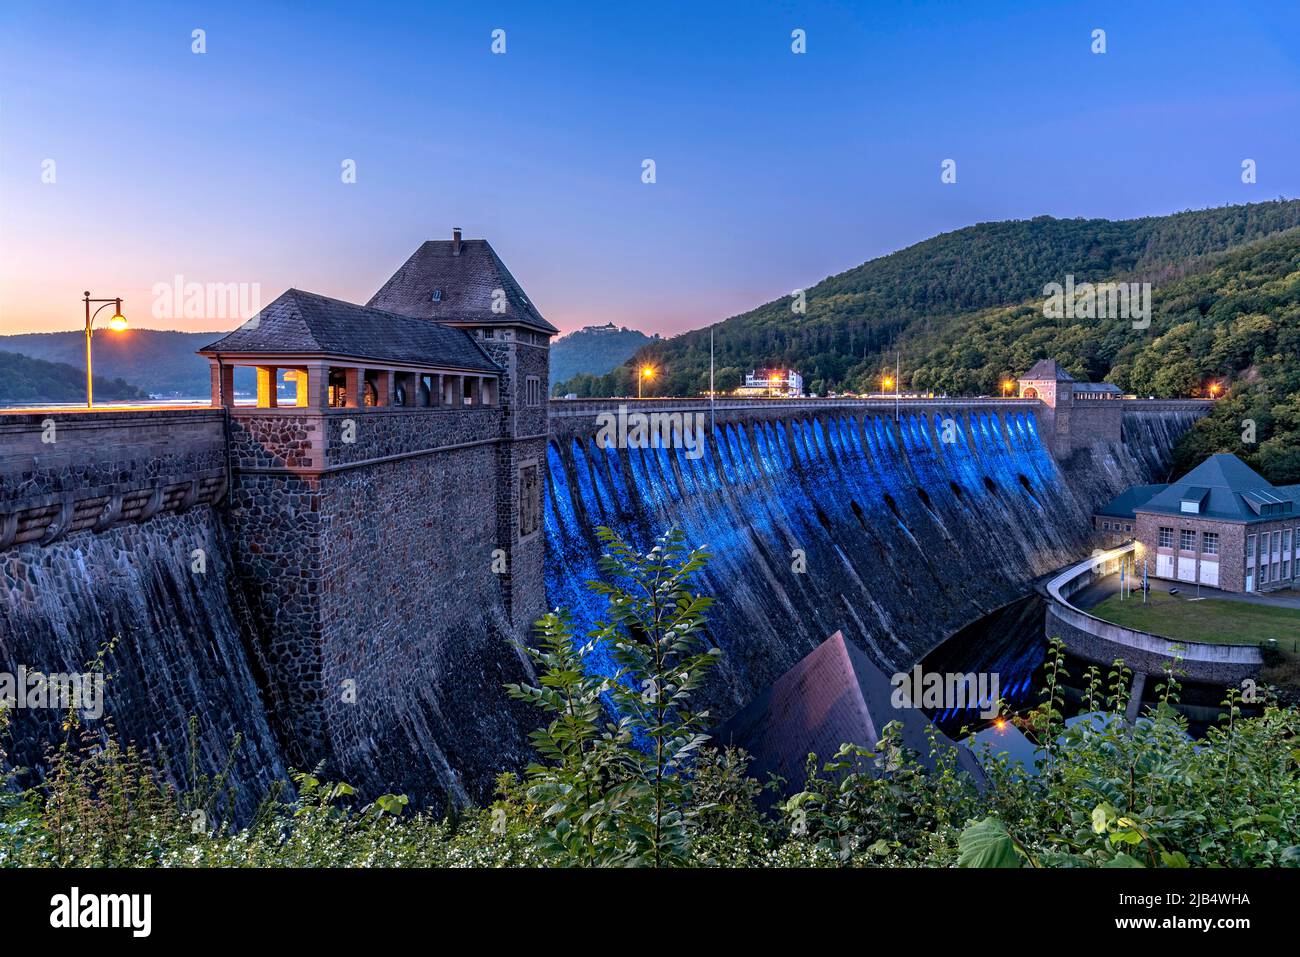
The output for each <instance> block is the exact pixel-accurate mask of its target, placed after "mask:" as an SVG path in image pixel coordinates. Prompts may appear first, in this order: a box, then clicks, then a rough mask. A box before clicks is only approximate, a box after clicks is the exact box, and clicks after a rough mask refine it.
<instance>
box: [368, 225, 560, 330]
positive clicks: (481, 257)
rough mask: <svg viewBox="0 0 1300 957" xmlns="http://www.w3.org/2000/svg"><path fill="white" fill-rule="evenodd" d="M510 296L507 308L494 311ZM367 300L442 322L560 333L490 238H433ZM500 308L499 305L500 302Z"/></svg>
mask: <svg viewBox="0 0 1300 957" xmlns="http://www.w3.org/2000/svg"><path fill="white" fill-rule="evenodd" d="M498 289H499V290H501V291H502V292H503V293H504V298H505V304H506V305H505V311H503V312H494V311H493V310H492V306H493V303H494V301H500V299H501V297H500V296H499V295H496V290H498ZM367 305H369V306H371V307H372V308H376V309H385V310H388V311H390V312H400V313H401V314H402V315H406V316H418V317H419V318H421V319H436V320H437V321H439V322H454V323H474V324H475V325H524V326H528V327H531V328H533V329H537V330H540V331H541V332H544V333H547V334H548V335H551V334H555V333H557V332H559V330H558V329H556V328H555V326H553V325H551V324H550V323H549V322H547V321H546V320H545V319H543V318H542V314H541V313H540V312H538V311H537V307H536V306H535V305H533V303H532V301H531V300H530V299H529V298H528V296H527V295H526V294H525V293H524V290H523V288H522V287H521V286H520V285H519V283H518V282H516V281H515V277H514V276H512V275H511V274H510V270H509V269H507V268H506V265H505V263H503V262H502V261H501V257H500V256H498V255H497V254H496V250H494V249H493V248H492V245H491V244H490V243H489V242H488V241H487V240H486V239H466V240H462V239H461V238H460V234H459V231H457V232H456V233H455V234H454V236H453V238H452V239H430V240H428V241H427V242H425V243H422V244H421V246H420V248H419V249H417V250H416V251H415V252H414V253H412V254H411V258H410V259H408V260H407V261H406V262H405V263H404V264H403V265H402V268H400V269H399V270H397V272H395V273H393V275H392V277H391V278H390V279H389V280H388V282H386V283H384V285H383V287H382V288H380V290H379V291H378V292H377V293H375V294H374V296H372V297H371V299H370V302H369V303H367ZM497 308H500V306H498V307H497Z"/></svg>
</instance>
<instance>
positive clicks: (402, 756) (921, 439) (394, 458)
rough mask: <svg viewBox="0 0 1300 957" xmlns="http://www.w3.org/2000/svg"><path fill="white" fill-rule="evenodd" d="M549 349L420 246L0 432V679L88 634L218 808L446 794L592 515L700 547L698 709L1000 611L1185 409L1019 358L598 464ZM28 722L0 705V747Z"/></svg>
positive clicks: (518, 289) (127, 733) (154, 741)
mask: <svg viewBox="0 0 1300 957" xmlns="http://www.w3.org/2000/svg"><path fill="white" fill-rule="evenodd" d="M555 333H556V329H555V327H554V326H552V325H551V323H549V322H548V321H547V320H546V319H545V318H544V317H543V316H542V314H541V312H540V311H539V309H538V308H537V306H536V305H535V304H534V303H533V302H532V301H531V299H530V298H529V297H528V295H527V294H526V293H525V291H524V289H523V287H522V286H521V285H520V284H519V283H518V282H517V281H516V280H515V278H514V277H513V276H512V275H511V273H510V271H509V270H508V269H507V268H506V266H505V264H504V263H503V261H502V260H501V258H500V257H499V256H498V254H497V252H496V251H495V250H494V249H493V247H492V246H491V245H490V244H489V243H488V242H487V241H485V240H466V239H463V238H462V236H461V234H460V231H459V230H456V231H454V232H453V235H452V237H451V238H450V239H444V240H431V241H428V242H425V243H423V244H422V245H421V246H420V247H419V248H418V249H416V251H415V252H414V253H413V254H412V255H411V256H410V257H409V258H408V259H407V260H406V262H405V263H403V264H402V265H401V266H400V267H399V268H398V269H397V270H396V272H394V273H393V275H392V276H391V277H390V278H389V279H388V280H387V281H386V282H384V283H382V284H381V285H380V287H379V289H378V291H377V292H376V293H375V295H374V296H372V297H371V298H370V300H369V301H368V302H366V303H365V304H359V303H349V302H343V301H340V300H337V299H331V298H329V297H325V296H321V295H318V294H314V293H310V292H306V291H303V290H297V289H291V290H288V291H286V292H285V293H284V294H283V295H281V296H280V297H279V298H277V299H276V300H275V301H273V302H272V303H271V304H270V305H268V306H267V307H266V308H265V309H263V310H262V311H261V312H260V313H259V314H258V315H257V316H255V317H253V318H252V319H251V320H249V321H248V322H246V323H244V324H243V325H242V326H240V327H239V328H238V329H236V330H234V331H232V332H231V333H229V334H228V335H226V336H224V337H222V338H220V339H218V340H217V341H215V342H213V343H211V344H209V345H208V346H206V347H205V348H204V349H203V350H202V355H203V356H204V357H205V358H206V359H207V360H208V361H209V363H210V365H211V370H212V376H211V383H212V404H211V407H210V408H206V409H176V408H158V409H151V410H143V411H141V410H132V411H116V412H115V411H108V410H103V411H95V412H65V411H59V412H54V411H49V412H21V413H9V414H5V415H0V670H8V671H11V672H12V671H16V669H17V668H18V667H19V666H26V667H29V668H36V669H42V670H45V671H51V672H56V671H58V672H76V671H79V670H81V669H82V668H83V667H84V663H85V662H87V661H91V660H93V659H94V658H95V656H96V655H97V654H98V653H99V652H100V651H101V650H102V649H103V648H105V647H108V646H110V645H111V646H112V651H111V653H110V654H109V658H108V667H109V668H110V669H111V670H112V671H113V672H114V675H115V678H114V680H113V681H112V682H111V683H110V686H109V688H110V690H109V700H108V702H107V705H106V710H107V712H108V713H109V714H111V715H112V717H113V720H114V723H115V726H116V728H117V730H118V732H119V733H120V734H121V735H122V736H123V737H124V738H127V739H130V740H134V741H136V742H138V743H141V744H142V745H145V746H147V747H148V748H149V749H150V750H151V751H153V752H155V753H156V754H158V755H165V756H166V758H165V759H160V760H163V762H164V764H165V766H166V768H167V770H168V773H169V774H170V775H172V777H173V778H174V779H176V780H177V782H178V783H182V784H184V783H185V779H186V776H187V774H188V773H189V772H188V764H187V762H186V761H184V760H179V758H180V756H183V755H186V754H187V752H188V749H189V731H188V723H189V719H190V717H191V716H193V717H194V719H195V721H196V725H197V728H198V734H197V746H198V751H199V754H198V755H197V759H198V760H197V766H198V767H199V769H200V771H206V772H208V773H211V772H212V771H213V770H214V769H219V768H220V767H222V766H223V764H224V762H225V759H226V755H227V753H228V749H229V745H230V741H231V739H232V738H233V737H234V736H235V735H236V734H240V735H242V737H243V741H244V743H243V746H242V748H241V750H240V752H239V753H238V755H237V758H236V760H235V764H234V766H233V770H232V777H233V779H234V781H235V782H236V783H237V784H238V785H239V787H240V796H239V797H237V799H236V805H237V806H236V808H235V810H236V812H237V813H239V814H242V815H245V816H246V815H247V814H249V813H251V811H252V809H253V808H254V807H255V806H256V803H257V801H258V800H259V799H260V797H261V793H262V789H263V787H264V786H265V785H266V784H267V783H268V782H269V781H270V780H271V779H273V778H277V777H281V776H283V773H284V769H285V768H286V767H288V766H289V765H295V766H298V767H307V768H310V767H313V766H315V764H316V763H317V762H318V761H322V760H323V761H325V763H326V772H325V773H326V775H327V776H329V777H331V778H335V779H342V780H346V781H349V782H350V783H352V784H354V785H355V786H357V787H358V788H359V789H360V790H361V791H362V792H363V793H369V794H375V793H382V792H384V791H403V792H405V793H407V794H409V795H411V797H412V799H413V801H415V802H416V803H427V802H433V803H440V802H442V801H444V800H448V799H449V800H452V801H456V802H464V801H467V800H470V799H475V798H477V799H482V798H485V797H487V796H488V795H489V794H490V793H491V789H492V786H493V781H494V779H495V777H496V775H497V774H498V773H499V772H500V771H501V770H502V769H503V768H518V767H521V766H522V765H523V764H525V763H526V762H527V760H528V759H529V757H530V750H529V744H528V738H527V735H528V733H529V732H530V731H532V730H533V729H534V728H535V727H536V723H537V720H538V716H537V715H536V714H534V713H532V712H531V711H529V710H528V709H527V708H526V707H525V706H523V705H521V704H519V703H518V702H514V701H511V700H510V699H509V697H508V695H507V694H506V693H505V691H504V687H503V686H504V685H505V684H506V683H508V682H518V681H521V680H528V679H529V678H530V677H531V671H530V665H529V663H528V661H527V658H526V656H525V655H523V654H522V653H521V651H520V649H519V647H518V646H517V642H520V641H526V640H528V638H529V637H530V631H531V624H532V622H534V621H535V620H536V619H537V618H538V617H540V616H541V615H542V614H543V613H544V611H545V610H546V609H547V608H550V607H556V606H562V607H565V608H567V609H569V610H570V612H571V613H572V615H573V618H574V622H575V626H576V628H577V630H578V633H585V630H586V628H587V627H589V626H590V625H591V624H592V622H593V621H595V620H596V619H597V618H598V617H599V616H600V615H601V614H602V609H601V608H600V607H598V604H597V602H596V601H595V600H594V599H593V598H592V596H591V595H590V593H589V592H588V591H587V589H586V587H585V586H586V582H587V581H589V580H590V579H592V578H596V577H598V576H599V574H600V572H599V568H598V562H599V559H600V555H601V552H602V545H601V543H600V541H599V540H598V538H597V536H596V534H595V528H596V527H597V526H601V525H604V526H608V527H611V528H613V529H615V530H616V531H618V532H619V533H620V534H621V535H623V536H624V537H625V538H626V539H627V540H628V541H629V542H630V543H631V544H633V545H634V546H636V547H645V548H648V547H649V546H650V545H651V544H652V543H653V541H654V538H655V536H656V535H658V534H660V533H662V532H663V531H665V530H666V529H667V528H669V527H670V526H673V525H676V526H679V527H680V528H682V530H683V531H684V533H685V534H686V536H687V538H688V539H689V540H690V541H692V542H693V543H697V544H707V545H708V546H709V547H710V551H711V552H712V553H713V558H712V560H711V561H710V563H709V565H708V567H707V568H706V569H705V571H704V572H703V580H702V582H701V587H702V589H703V590H704V591H706V592H707V593H709V594H712V595H714V596H716V599H717V601H716V604H715V605H714V606H713V608H712V609H711V613H710V620H709V636H710V638H711V639H712V640H713V641H714V642H716V643H717V644H718V645H719V646H720V647H721V648H722V650H723V651H724V656H723V659H722V664H721V665H720V667H719V668H718V669H716V676H715V677H714V678H712V679H711V684H710V686H709V687H708V688H707V689H705V695H706V698H707V699H708V700H707V704H708V706H709V707H710V709H711V711H712V712H713V713H714V714H716V715H717V716H718V718H719V720H722V719H724V718H726V717H728V716H730V715H733V714H735V713H737V712H738V711H740V710H741V708H743V707H744V706H745V705H747V704H748V703H750V702H751V701H752V700H753V699H754V698H755V696H756V695H758V694H759V692H761V691H762V689H764V688H766V687H768V686H769V685H771V684H772V683H773V682H774V681H775V680H776V679H777V678H778V677H780V676H781V675H782V674H784V673H785V672H787V671H788V670H789V669H790V668H791V667H793V666H794V665H795V664H796V663H797V662H799V661H800V660H801V659H803V658H804V657H805V656H807V655H808V654H809V653H810V652H812V651H813V649H814V648H816V647H817V646H818V645H820V644H821V643H822V642H823V641H824V639H825V637H826V635H829V634H833V633H836V632H839V633H841V634H842V636H843V640H844V641H846V642H849V643H851V644H852V645H853V646H854V647H855V648H856V649H858V650H859V651H861V652H862V653H863V654H864V655H865V656H867V658H869V659H870V660H871V661H872V662H873V663H874V664H875V665H876V666H878V667H881V668H885V669H887V670H893V669H899V668H908V667H911V666H912V665H913V664H914V663H916V662H917V661H919V660H920V659H921V657H923V656H924V655H925V654H927V653H928V652H929V651H931V650H933V649H934V648H935V647H936V646H937V645H938V644H940V643H942V642H943V641H944V640H945V639H946V638H947V637H948V636H950V635H952V634H954V633H956V632H957V631H958V630H960V629H962V628H964V627H966V626H968V625H970V624H971V623H972V622H974V621H976V620H978V619H980V618H982V617H983V616H985V615H987V614H989V613H991V612H993V611H995V610H997V609H999V608H1002V607H1005V606H1007V605H1008V604H1009V603H1011V602H1014V601H1016V600H1017V599H1019V598H1021V597H1023V596H1024V595H1026V594H1027V593H1028V590H1029V588H1030V583H1031V582H1032V581H1033V580H1034V579H1036V578H1038V577H1040V576H1043V575H1045V574H1046V573H1047V572H1050V571H1052V570H1054V569H1057V568H1060V567H1063V566H1065V565H1066V564H1068V563H1069V562H1071V561H1077V560H1078V558H1079V556H1080V555H1081V554H1087V551H1088V549H1089V548H1090V547H1091V544H1092V537H1091V536H1092V519H1093V516H1094V514H1095V513H1096V511H1097V509H1098V507H1099V506H1100V505H1101V504H1102V503H1105V502H1107V501H1109V500H1111V499H1112V498H1113V497H1114V496H1115V495H1116V494H1118V493H1119V492H1120V491H1121V490H1123V489H1125V488H1127V487H1128V486H1131V485H1148V484H1151V483H1153V482H1162V481H1167V479H1168V475H1167V470H1168V463H1169V456H1170V452H1171V450H1172V447H1173V444H1174V442H1175V441H1176V440H1177V438H1178V437H1179V436H1180V435H1181V434H1182V433H1183V432H1184V431H1185V430H1186V429H1187V428H1188V427H1190V425H1191V424H1192V423H1193V422H1194V420H1195V419H1196V418H1197V417H1198V416H1200V415H1203V414H1204V413H1205V411H1206V407H1207V404H1206V403H1198V402H1160V401H1155V402H1149V401H1142V400H1132V399H1128V398H1123V397H1118V396H1117V395H1116V394H1114V393H1113V392H1111V391H1110V390H1100V391H1099V390H1095V389H1088V388H1084V387H1083V386H1082V385H1081V384H1080V383H1078V382H1077V381H1075V380H1073V379H1071V378H1070V377H1068V374H1066V373H1064V371H1063V370H1062V369H1061V368H1060V367H1059V366H1058V365H1056V364H1055V363H1053V362H1048V363H1046V364H1044V363H1039V364H1038V365H1037V366H1035V367H1034V369H1033V370H1031V374H1029V375H1027V376H1026V377H1025V378H1024V379H1022V382H1021V394H1020V396H1019V397H1014V398H1009V399H953V398H945V399H912V398H908V399H903V400H901V401H895V400H892V399H890V400H876V399H826V400H812V399H801V398H790V399H788V400H787V399H784V398H775V397H765V398H762V399H744V398H735V399H727V400H721V399H719V400H717V401H714V402H710V401H708V400H707V399H704V398H699V399H679V400H645V401H644V402H638V403H636V409H637V411H639V412H643V413H645V414H646V415H648V416H652V415H654V414H656V413H665V414H668V415H675V416H677V419H676V421H678V422H690V423H692V427H693V428H698V429H699V431H700V434H703V435H704V436H705V438H706V442H705V448H704V450H703V452H702V454H701V451H700V449H699V448H698V446H694V445H693V446H692V447H691V448H689V449H688V448H681V447H674V445H673V443H672V442H669V443H667V444H664V443H658V442H657V443H655V444H653V445H651V446H650V447H644V448H642V447H638V446H634V445H633V444H632V443H630V442H629V443H623V445H622V446H620V445H619V444H618V443H614V444H612V445H609V444H605V445H602V444H601V443H598V442H597V432H598V429H599V425H598V422H599V420H600V418H601V417H602V416H608V415H610V414H616V413H618V412H619V407H620V405H627V404H628V403H629V401H635V400H619V401H572V402H562V401H556V402H550V403H548V401H547V398H546V396H547V395H548V392H549V386H550V383H549V360H548V355H549V345H550V339H551V337H552V336H553V335H554V334H555ZM240 366H245V367H253V368H255V369H256V370H257V382H258V388H257V399H256V403H255V404H253V405H245V404H237V403H235V401H234V395H233V376H232V371H231V370H232V369H233V368H236V367H240ZM656 434H668V435H671V434H673V433H672V432H665V433H656ZM678 434H680V432H679V433H678ZM1200 484H1203V485H1204V484H1207V483H1200ZM1208 501H1209V504H1210V505H1211V506H1213V505H1214V500H1213V499H1210V500H1208ZM1185 518H1187V515H1186V513H1180V521H1181V520H1183V519H1185ZM1278 522H1279V523H1281V522H1282V519H1281V517H1279V518H1278ZM1269 533H1270V536H1271V534H1272V526H1271V525H1270V526H1269ZM1262 541H1263V540H1262V539H1259V542H1260V543H1259V544H1257V545H1256V548H1257V549H1265V546H1264V545H1263V544H1262ZM1283 541H1284V540H1283V539H1279V540H1278V545H1279V547H1281V546H1282V543H1283ZM1223 544H1224V543H1221V547H1222V545H1223ZM1272 547H1273V544H1272V539H1271V538H1270V539H1269V545H1268V549H1272ZM1285 547H1286V548H1288V549H1289V548H1290V547H1292V545H1291V544H1290V543H1288V544H1286V546H1285ZM1270 555H1271V552H1270ZM1269 575H1270V578H1269V581H1270V582H1272V581H1273V580H1274V579H1273V577H1272V569H1271V568H1270V572H1269ZM596 666H597V667H604V665H603V664H601V662H600V661H597V663H596ZM57 724H58V715H53V714H51V715H42V714H21V715H17V716H16V720H15V728H14V740H15V745H16V747H15V748H14V749H13V750H12V751H11V754H12V757H13V759H14V761H15V762H16V763H17V764H19V765H22V766H26V767H39V766H40V763H41V761H42V753H41V750H42V749H41V747H40V746H39V742H40V741H42V740H52V739H53V737H54V735H56V734H57Z"/></svg>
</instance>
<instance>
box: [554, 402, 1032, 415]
mask: <svg viewBox="0 0 1300 957" xmlns="http://www.w3.org/2000/svg"><path fill="white" fill-rule="evenodd" d="M620 405H626V406H627V407H628V408H629V409H635V410H636V411H638V412H708V411H709V410H710V409H712V410H713V411H714V412H736V411H751V410H763V411H774V412H791V411H793V412H810V413H811V412H818V411H820V410H822V409H844V408H848V409H871V410H873V411H880V412H886V411H892V410H893V409H895V408H904V409H917V408H922V409H949V408H952V409H963V408H1005V409H1017V410H1022V411H1023V410H1034V409H1039V408H1042V403H1041V402H1039V401H1038V400H1037V399H996V398H987V399H952V398H939V397H936V398H933V399H928V398H927V399H918V398H904V399H899V400H895V399H850V398H844V399H812V398H809V399H734V398H726V399H721V400H718V401H716V402H710V401H709V400H708V399H707V398H695V399H551V400H550V415H551V418H553V419H556V418H572V417H580V416H594V415H599V414H600V413H601V412H609V411H610V410H612V409H617V408H618V407H619V406H620Z"/></svg>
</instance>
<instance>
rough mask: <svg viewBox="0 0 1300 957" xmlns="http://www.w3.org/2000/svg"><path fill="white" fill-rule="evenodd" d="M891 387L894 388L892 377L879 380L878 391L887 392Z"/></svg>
mask: <svg viewBox="0 0 1300 957" xmlns="http://www.w3.org/2000/svg"><path fill="white" fill-rule="evenodd" d="M893 387H894V377H893V376H885V377H884V378H883V379H881V380H880V391H882V392H888V391H889V390H890V389H892V388H893Z"/></svg>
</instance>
